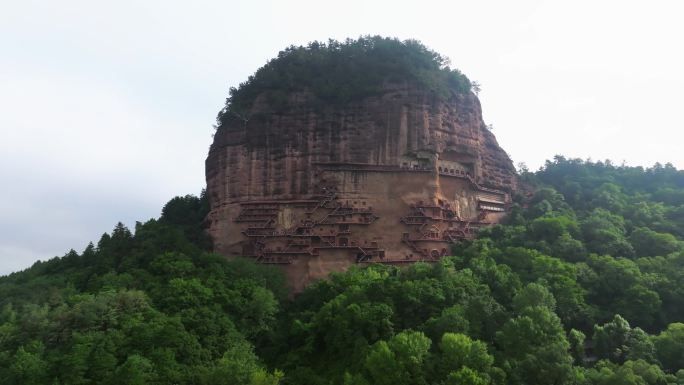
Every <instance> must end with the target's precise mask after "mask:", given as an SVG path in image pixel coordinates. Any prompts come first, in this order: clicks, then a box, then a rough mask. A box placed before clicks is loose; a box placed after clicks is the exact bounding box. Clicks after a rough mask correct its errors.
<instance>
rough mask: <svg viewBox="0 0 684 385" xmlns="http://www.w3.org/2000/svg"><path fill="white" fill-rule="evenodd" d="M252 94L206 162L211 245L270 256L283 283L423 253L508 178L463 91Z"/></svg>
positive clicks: (488, 210) (444, 248)
mask: <svg viewBox="0 0 684 385" xmlns="http://www.w3.org/2000/svg"><path fill="white" fill-rule="evenodd" d="M287 97H288V100H287V105H288V108H287V109H286V110H285V111H281V112H275V111H274V110H273V109H272V108H271V107H270V105H269V103H267V101H266V100H265V96H264V97H259V98H257V99H256V101H255V103H254V104H253V106H252V108H251V110H250V111H249V116H245V117H241V118H240V119H232V120H231V121H230V122H229V123H228V124H224V125H222V126H221V127H219V129H218V130H217V132H216V134H215V137H214V143H213V144H212V145H211V149H210V151H209V156H208V158H207V161H206V178H207V196H208V198H209V202H210V207H211V211H210V213H209V215H208V218H207V220H208V224H209V230H208V231H209V233H210V234H211V236H212V238H213V240H214V245H215V250H216V251H217V252H219V253H222V254H225V255H226V256H229V257H230V256H249V257H253V258H255V259H256V260H257V261H259V262H262V263H274V264H281V265H282V266H283V268H284V269H285V271H286V273H287V275H288V278H289V280H290V283H291V284H292V286H293V288H294V289H295V290H301V289H302V288H303V287H304V286H305V285H306V284H307V283H309V282H310V281H311V280H313V279H318V278H324V277H325V276H327V274H328V273H329V272H331V271H341V270H344V269H346V268H348V267H349V266H351V265H353V264H367V263H394V264H404V263H410V262H415V261H434V260H437V259H438V258H440V257H441V256H443V255H446V254H448V253H449V252H450V245H451V244H452V243H453V242H457V241H458V240H460V239H463V238H467V237H470V236H472V234H473V233H474V232H475V231H476V230H477V229H478V228H479V227H481V226H484V225H486V224H489V223H494V222H497V221H499V220H500V219H501V218H502V216H503V215H505V212H506V209H507V206H508V205H509V203H510V194H511V192H512V191H514V190H515V188H516V176H515V169H514V167H513V165H512V163H511V160H510V159H509V157H508V155H506V153H505V152H504V151H503V150H502V149H501V148H500V147H499V145H498V143H497V141H496V139H495V137H494V135H493V134H492V133H491V132H490V131H489V130H488V129H487V128H486V126H485V124H484V122H483V119H482V114H481V108H480V103H479V100H478V99H477V97H476V96H475V94H473V93H472V92H468V93H462V94H453V95H452V96H451V97H450V98H449V99H448V100H443V99H440V98H437V97H436V96H435V95H434V94H433V93H431V92H429V91H426V90H424V89H422V88H421V87H419V86H416V85H413V84H411V83H408V82H406V83H402V84H387V85H386V86H385V87H384V89H383V92H381V93H380V94H378V95H375V96H369V97H365V98H363V99H362V100H359V101H357V102H351V103H345V104H344V105H339V106H331V105H324V106H321V105H320V104H317V103H315V102H314V97H313V96H312V95H311V94H310V93H307V92H292V93H289V94H288V96H287Z"/></svg>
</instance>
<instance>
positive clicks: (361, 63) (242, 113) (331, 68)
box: [217, 36, 471, 126]
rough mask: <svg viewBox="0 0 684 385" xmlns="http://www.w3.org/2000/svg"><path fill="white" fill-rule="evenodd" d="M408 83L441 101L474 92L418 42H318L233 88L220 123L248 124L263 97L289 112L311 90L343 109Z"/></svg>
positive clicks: (293, 50) (291, 50)
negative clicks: (299, 94)
mask: <svg viewBox="0 0 684 385" xmlns="http://www.w3.org/2000/svg"><path fill="white" fill-rule="evenodd" d="M403 81H409V82H413V83H416V84H418V85H419V86H421V87H424V88H425V89H426V90H429V91H432V92H434V93H435V94H436V95H437V96H438V97H440V98H447V97H449V96H450V95H451V94H452V93H466V92H469V91H470V88H471V83H470V81H469V80H468V78H467V77H466V76H465V75H463V74H462V73H461V72H460V71H458V70H456V69H451V68H449V61H448V59H446V58H445V57H443V56H441V55H440V54H438V53H436V52H434V51H432V50H430V49H429V48H427V47H425V46H424V45H423V44H421V43H420V42H418V41H416V40H406V41H400V40H398V39H396V38H386V37H380V36H366V37H360V38H358V39H356V40H352V39H347V40H345V41H344V42H339V41H336V40H329V41H328V42H327V43H323V42H318V41H315V42H312V43H309V44H308V45H307V46H290V47H288V48H286V49H285V50H283V51H281V52H280V53H279V54H278V56H277V57H276V58H274V59H271V60H270V61H269V62H268V63H266V65H264V66H263V67H261V68H259V69H258V70H257V71H256V73H255V74H254V75H252V76H250V77H249V78H248V79H247V81H245V82H244V83H241V84H240V85H239V87H237V88H234V87H231V88H230V95H229V97H228V99H227V100H226V106H225V108H224V109H223V110H222V111H221V112H220V113H219V115H218V119H217V121H218V122H217V123H218V126H221V125H222V124H224V123H226V122H227V121H229V120H230V119H247V118H248V116H247V115H248V113H249V111H250V108H251V107H252V104H253V103H254V101H255V100H256V99H257V97H258V96H260V95H264V96H265V97H266V102H268V103H269V104H270V105H271V106H272V107H273V108H275V109H276V110H278V109H282V108H284V107H285V105H286V103H287V96H288V93H290V92H295V91H305V90H306V91H309V92H311V93H312V94H313V96H314V97H315V98H317V99H318V101H320V102H321V103H325V104H340V103H347V102H350V101H354V100H359V99H362V98H364V97H367V96H370V95H374V94H377V93H378V92H380V91H381V90H382V87H383V84H385V83H386V82H403Z"/></svg>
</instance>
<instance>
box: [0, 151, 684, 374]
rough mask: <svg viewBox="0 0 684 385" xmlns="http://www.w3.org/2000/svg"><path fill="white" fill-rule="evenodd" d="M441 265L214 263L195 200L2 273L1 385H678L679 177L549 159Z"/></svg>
mask: <svg viewBox="0 0 684 385" xmlns="http://www.w3.org/2000/svg"><path fill="white" fill-rule="evenodd" d="M521 177H522V178H523V179H524V180H526V181H527V183H530V184H531V186H533V187H534V189H535V191H536V193H534V194H533V196H530V197H525V198H524V199H523V198H522V197H518V198H519V199H518V201H517V203H516V204H515V205H514V207H513V208H512V213H511V215H510V216H509V217H508V220H507V222H506V223H504V224H500V225H496V226H492V227H489V228H487V229H484V230H482V231H481V232H480V233H479V235H478V238H477V239H475V240H473V241H471V242H465V243H462V244H460V245H458V246H457V247H455V249H454V250H453V256H450V257H445V258H443V259H442V260H440V261H439V262H437V263H433V264H427V263H417V264H413V265H411V266H406V267H402V268H399V267H396V266H386V265H371V266H370V267H367V268H352V269H350V270H349V271H347V272H345V273H336V274H332V275H331V276H330V277H329V279H327V280H323V281H318V282H316V283H314V284H312V285H311V286H310V287H309V288H307V289H306V290H305V291H304V292H303V293H301V294H299V295H298V296H296V297H295V298H290V297H289V296H288V294H287V291H286V289H285V287H284V279H283V276H282V274H281V272H280V271H279V270H277V269H272V268H268V267H266V266H263V265H256V264H253V263H252V262H250V261H247V260H241V259H237V260H232V261H227V260H226V259H224V258H223V257H221V256H218V255H215V254H212V253H210V252H209V251H208V250H209V248H210V245H209V244H208V240H207V238H206V236H205V235H204V233H203V232H202V229H201V223H202V220H203V218H204V216H205V215H206V211H207V205H206V200H205V197H203V196H200V197H199V198H198V197H193V196H184V197H177V198H174V199H172V200H171V201H170V202H169V203H168V204H167V205H166V206H165V207H164V209H163V210H162V215H161V217H160V218H159V219H158V220H150V221H147V222H145V223H138V224H136V226H135V229H133V230H130V229H128V228H126V226H124V225H123V224H117V225H116V226H115V228H114V229H113V231H112V232H111V233H109V234H104V235H103V236H102V237H101V239H100V240H99V242H98V243H97V245H94V244H90V245H88V247H86V249H85V250H84V251H82V252H80V253H79V252H76V251H73V250H71V251H69V252H67V253H66V254H65V255H64V256H63V257H60V258H54V259H51V260H49V261H45V262H37V263H36V264H35V265H34V266H32V267H31V268H29V269H27V270H25V271H22V272H18V273H14V274H11V275H9V276H6V277H2V278H0V379H2V383H3V384H60V385H66V384H278V383H280V384H297V385H307V384H311V385H314V384H315V385H318V384H321V385H323V384H325V385H329V384H333V385H343V384H344V385H362V384H367V385H370V384H392V385H394V384H426V385H427V384H438V385H442V384H444V385H452V384H453V385H456V384H472V385H475V384H478V385H480V384H501V385H503V384H586V385H590V384H597V385H598V384H600V385H604V384H605V385H609V384H616V385H617V384H620V385H622V384H648V385H665V384H684V358H683V357H684V323H683V322H684V250H683V249H682V243H681V242H682V236H683V235H684V215H683V213H684V173H682V172H680V171H678V170H675V169H674V168H673V167H671V166H661V165H656V166H655V167H653V168H649V169H643V168H634V167H624V166H615V165H612V164H610V163H608V162H597V163H594V162H585V161H580V160H574V159H570V160H568V159H565V158H562V157H557V158H556V159H555V160H554V161H553V162H548V163H547V164H546V166H545V167H544V168H542V169H541V170H539V171H538V172H536V173H529V172H528V173H525V174H523V175H522V176H521Z"/></svg>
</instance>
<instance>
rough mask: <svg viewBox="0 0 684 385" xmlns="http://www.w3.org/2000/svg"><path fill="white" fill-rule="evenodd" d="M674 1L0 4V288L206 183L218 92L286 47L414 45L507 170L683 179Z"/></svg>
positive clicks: (220, 99)
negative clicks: (460, 83)
mask: <svg viewBox="0 0 684 385" xmlns="http://www.w3.org/2000/svg"><path fill="white" fill-rule="evenodd" d="M681 4H682V2H681V1H677V0H672V1H666V0H665V1H661V0H654V1H649V2H646V1H625V0H622V1H585V0H582V1H472V0H470V1H453V0H452V1H429V0H422V1H397V0H393V1H371V0H365V1H358V0H345V1H320V0H318V1H255V0H253V1H242V2H238V1H225V0H224V1H197V0H196V1H192V2H190V1H183V2H180V1H169V0H164V1H140V0H138V1H127V0H117V1H109V2H102V1H92V0H87V1H86V0H83V1H70V0H61V1H50V0H45V1H31V0H21V1H10V0H2V1H0V58H1V59H0V103H1V104H0V105H2V109H1V110H0V111H1V112H0V183H1V184H0V186H2V188H0V274H6V273H9V272H11V271H16V270H19V269H23V268H25V267H28V266H30V265H31V264H32V263H33V262H34V261H36V260H38V259H42V260H45V259H48V258H51V257H53V256H56V255H63V254H64V253H65V252H66V251H68V249H70V248H74V249H76V250H77V251H79V252H80V251H82V250H83V248H84V247H85V246H86V245H87V243H88V242H89V241H91V240H92V241H94V242H96V241H97V240H98V239H99V237H100V235H101V234H102V233H103V232H105V231H110V230H111V229H112V228H113V226H114V225H115V224H116V222H118V221H122V222H124V223H125V224H127V225H128V226H130V227H133V226H134V224H135V221H136V220H141V221H144V220H147V219H149V218H153V217H157V216H158V215H159V212H160V210H161V207H162V206H163V204H164V203H165V202H166V201H167V200H168V199H170V198H172V197H173V196H176V195H184V194H188V193H193V194H198V193H199V192H200V190H201V189H202V188H203V187H204V185H205V182H204V159H205V157H206V153H207V150H208V147H209V144H210V143H211V140H212V133H213V128H212V124H213V123H214V121H215V117H216V114H217V112H218V111H219V109H220V108H221V107H222V105H223V103H224V100H225V98H226V96H227V93H228V87H230V86H236V85H238V84H239V83H240V82H241V81H244V80H245V79H246V78H247V76H249V75H250V74H252V73H253V72H254V71H255V70H256V69H257V68H258V67H260V66H261V65H263V64H264V63H265V62H266V61H267V60H268V59H269V58H271V57H274V56H275V55H277V53H278V51H279V50H281V49H283V48H284V47H286V46H288V45H291V44H306V43H307V42H309V41H312V40H327V39H328V38H336V39H345V38H347V37H358V36H359V35H365V34H371V35H375V34H379V35H385V36H395V37H399V38H402V39H406V38H415V39H418V40H421V41H422V42H423V43H424V44H426V45H427V46H429V47H431V48H432V49H434V50H436V51H438V52H440V53H442V54H444V55H445V56H448V57H449V58H451V61H452V63H453V66H454V67H456V68H459V69H461V70H462V71H463V72H464V73H465V74H466V75H467V76H468V77H469V78H470V79H472V80H476V81H478V82H480V83H481V84H482V92H481V93H480V99H481V101H482V106H483V112H484V119H485V121H486V122H487V123H488V124H492V125H493V126H494V133H495V134H496V136H497V138H498V140H499V143H500V144H501V145H502V147H503V148H504V149H505V150H506V151H507V152H508V153H509V154H510V155H511V157H512V158H513V161H514V162H515V163H518V162H525V163H526V164H527V165H528V166H529V167H530V168H532V169H536V168H538V167H539V166H541V165H542V164H543V162H544V160H545V159H549V158H551V157H553V156H554V155H555V154H563V155H565V156H568V157H581V158H589V157H590V158H592V159H594V160H598V159H607V158H609V159H612V160H613V161H615V162H617V163H620V162H622V161H626V162H627V163H628V164H630V165H646V166H649V165H652V164H653V163H655V162H657V161H659V162H661V163H666V162H672V163H673V164H674V165H675V166H677V167H678V168H683V167H684V151H681V150H680V148H681V147H682V145H681V143H680V141H681V140H682V138H683V136H682V134H681V132H682V129H683V128H684V124H683V122H684V117H683V115H682V109H683V104H684V103H683V102H684V97H683V96H682V92H683V90H684V54H683V53H682V45H683V44H682V38H683V37H684V23H682V20H681V18H682V15H683V12H682V11H683V10H684V6H683V5H681Z"/></svg>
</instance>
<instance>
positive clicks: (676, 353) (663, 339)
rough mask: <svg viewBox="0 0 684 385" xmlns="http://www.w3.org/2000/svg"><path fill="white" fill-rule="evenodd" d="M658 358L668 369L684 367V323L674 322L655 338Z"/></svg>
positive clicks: (673, 369)
mask: <svg viewBox="0 0 684 385" xmlns="http://www.w3.org/2000/svg"><path fill="white" fill-rule="evenodd" d="M653 343H654V345H655V349H656V355H657V357H658V360H659V361H660V362H661V363H662V364H663V367H665V368H666V369H668V370H671V371H675V370H679V369H684V324H683V323H673V324H670V325H668V327H667V329H666V330H664V331H663V332H661V333H660V334H659V335H657V336H656V337H655V338H654V339H653Z"/></svg>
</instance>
